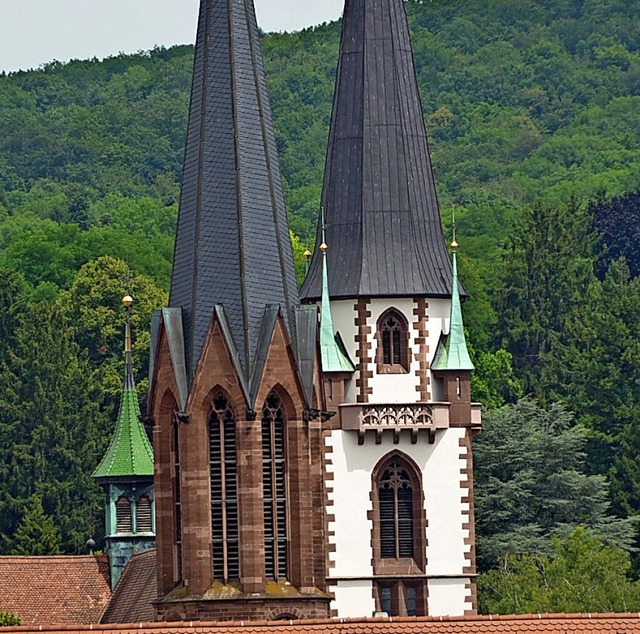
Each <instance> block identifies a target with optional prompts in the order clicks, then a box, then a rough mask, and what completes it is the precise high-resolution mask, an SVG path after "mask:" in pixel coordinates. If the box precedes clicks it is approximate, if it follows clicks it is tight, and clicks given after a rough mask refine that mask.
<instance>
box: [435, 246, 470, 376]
mask: <svg viewBox="0 0 640 634" xmlns="http://www.w3.org/2000/svg"><path fill="white" fill-rule="evenodd" d="M431 369H432V370H473V369H474V366H473V363H472V362H471V357H470V356H469V351H468V350H467V341H466V339H465V336H464V324H463V322H462V308H461V306H460V293H459V291H458V263H457V261H456V252H455V251H454V252H453V283H452V289H451V320H450V324H449V334H448V335H447V336H446V337H443V338H442V339H440V343H439V344H438V349H437V350H436V356H435V358H434V360H433V363H432V364H431Z"/></svg>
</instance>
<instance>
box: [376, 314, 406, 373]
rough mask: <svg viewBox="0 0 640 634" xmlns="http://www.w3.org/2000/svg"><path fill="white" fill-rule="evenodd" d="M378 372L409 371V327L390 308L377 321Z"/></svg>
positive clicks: (404, 320)
mask: <svg viewBox="0 0 640 634" xmlns="http://www.w3.org/2000/svg"><path fill="white" fill-rule="evenodd" d="M376 338H377V340H378V353H377V362H378V372H381V373H405V372H408V371H409V326H408V323H407V320H406V319H405V318H404V316H403V315H402V314H401V313H400V312H399V311H397V310H396V309H395V308H390V309H389V310H387V311H386V312H385V313H383V314H382V316H381V317H380V319H379V320H378V328H377V334H376Z"/></svg>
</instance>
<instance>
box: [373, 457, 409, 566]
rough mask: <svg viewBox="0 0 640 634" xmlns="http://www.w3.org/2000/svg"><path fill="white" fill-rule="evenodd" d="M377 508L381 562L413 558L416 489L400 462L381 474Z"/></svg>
mask: <svg viewBox="0 0 640 634" xmlns="http://www.w3.org/2000/svg"><path fill="white" fill-rule="evenodd" d="M378 505H379V516H380V554H381V556H382V558H383V559H385V558H393V559H400V558H404V557H413V487H412V484H411V480H410V478H409V473H408V471H407V469H406V467H405V466H404V465H402V463H401V462H400V461H398V460H394V461H393V462H391V463H390V464H389V465H388V466H387V467H386V468H385V469H384V471H383V472H382V475H381V477H380V481H379V486H378Z"/></svg>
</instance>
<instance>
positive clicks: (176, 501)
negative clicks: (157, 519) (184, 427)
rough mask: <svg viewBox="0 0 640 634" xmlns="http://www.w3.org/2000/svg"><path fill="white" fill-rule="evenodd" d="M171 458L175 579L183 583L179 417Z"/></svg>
mask: <svg viewBox="0 0 640 634" xmlns="http://www.w3.org/2000/svg"><path fill="white" fill-rule="evenodd" d="M171 458H172V460H171V461H172V463H173V464H172V466H173V473H172V475H173V478H172V480H173V530H174V541H173V543H174V548H175V559H174V561H175V570H174V579H175V581H176V583H177V582H179V581H182V503H181V500H180V433H179V422H178V418H177V416H175V417H174V421H173V429H172V434H171Z"/></svg>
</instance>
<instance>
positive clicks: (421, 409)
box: [340, 403, 482, 442]
mask: <svg viewBox="0 0 640 634" xmlns="http://www.w3.org/2000/svg"><path fill="white" fill-rule="evenodd" d="M450 409H451V403H407V404H405V403H402V404H400V403H366V404H365V403H348V404H345V405H340V418H341V423H342V429H344V430H353V431H357V432H359V434H360V435H361V438H362V439H364V433H365V432H367V431H375V432H376V433H377V435H378V436H380V435H381V434H382V432H384V431H386V430H391V431H393V432H394V433H395V434H396V435H398V434H399V433H400V432H401V431H403V430H410V431H411V432H412V436H413V437H414V439H415V438H416V437H417V433H418V432H419V431H421V430H426V431H428V432H429V441H430V442H433V441H434V439H435V433H436V431H437V430H438V429H447V428H448V427H449V426H450V420H449V410H450ZM481 424H482V423H481V406H480V404H479V403H472V405H471V420H470V421H469V426H470V427H471V428H472V429H480V427H481Z"/></svg>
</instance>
